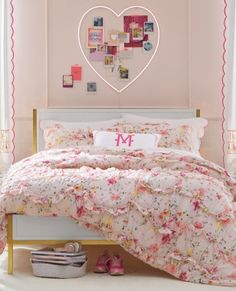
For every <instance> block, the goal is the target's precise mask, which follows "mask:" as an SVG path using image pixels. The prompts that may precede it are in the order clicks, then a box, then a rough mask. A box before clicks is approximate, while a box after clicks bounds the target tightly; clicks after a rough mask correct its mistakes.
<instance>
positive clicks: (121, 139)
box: [115, 133, 133, 147]
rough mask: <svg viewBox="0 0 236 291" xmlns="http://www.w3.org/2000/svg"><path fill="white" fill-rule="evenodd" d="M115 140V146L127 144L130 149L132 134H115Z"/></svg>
mask: <svg viewBox="0 0 236 291" xmlns="http://www.w3.org/2000/svg"><path fill="white" fill-rule="evenodd" d="M116 135H117V138H116V139H115V141H116V146H117V147H118V146H120V144H121V143H125V144H128V146H129V147H130V146H131V144H132V142H133V139H132V137H133V134H122V133H116Z"/></svg>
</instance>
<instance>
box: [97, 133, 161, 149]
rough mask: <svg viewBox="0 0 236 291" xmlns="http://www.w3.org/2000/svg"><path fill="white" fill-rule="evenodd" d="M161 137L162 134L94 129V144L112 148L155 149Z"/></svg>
mask: <svg viewBox="0 0 236 291" xmlns="http://www.w3.org/2000/svg"><path fill="white" fill-rule="evenodd" d="M160 139H161V135H160V134H148V133H147V134H145V133H144V134H142V133H123V132H111V131H97V130H94V131H93V140H94V145H95V146H102V147H105V148H110V149H114V148H118V149H131V150H136V149H155V148H157V146H158V142H159V141H160Z"/></svg>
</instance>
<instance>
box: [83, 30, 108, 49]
mask: <svg viewBox="0 0 236 291" xmlns="http://www.w3.org/2000/svg"><path fill="white" fill-rule="evenodd" d="M103 42H104V31H103V28H98V27H96V28H92V27H89V28H88V35H87V47H88V48H97V45H98V44H103Z"/></svg>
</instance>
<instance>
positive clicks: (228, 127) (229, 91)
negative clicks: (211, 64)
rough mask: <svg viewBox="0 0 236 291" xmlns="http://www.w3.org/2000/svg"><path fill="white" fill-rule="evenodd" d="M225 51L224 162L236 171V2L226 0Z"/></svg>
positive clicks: (232, 171)
mask: <svg viewBox="0 0 236 291" xmlns="http://www.w3.org/2000/svg"><path fill="white" fill-rule="evenodd" d="M226 17H227V18H226V23H225V24H226V46H225V49H226V52H225V61H226V64H225V77H224V82H225V88H224V93H225V126H224V128H225V140H226V143H225V153H226V156H225V162H226V164H225V165H226V168H227V170H228V171H229V172H230V173H232V174H233V175H235V173H236V44H235V41H236V4H235V0H228V1H227V9H226Z"/></svg>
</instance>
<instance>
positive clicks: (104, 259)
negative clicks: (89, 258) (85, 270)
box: [94, 251, 110, 273]
mask: <svg viewBox="0 0 236 291" xmlns="http://www.w3.org/2000/svg"><path fill="white" fill-rule="evenodd" d="M109 260H110V256H109V255H108V252H107V251H104V253H103V254H102V255H101V256H99V257H98V259H97V262H96V265H95V268H94V273H107V272H108V270H109V268H108V264H109Z"/></svg>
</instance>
